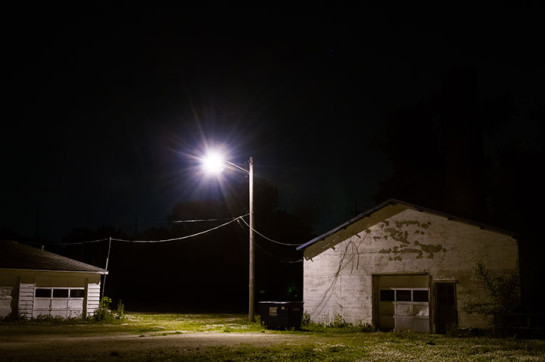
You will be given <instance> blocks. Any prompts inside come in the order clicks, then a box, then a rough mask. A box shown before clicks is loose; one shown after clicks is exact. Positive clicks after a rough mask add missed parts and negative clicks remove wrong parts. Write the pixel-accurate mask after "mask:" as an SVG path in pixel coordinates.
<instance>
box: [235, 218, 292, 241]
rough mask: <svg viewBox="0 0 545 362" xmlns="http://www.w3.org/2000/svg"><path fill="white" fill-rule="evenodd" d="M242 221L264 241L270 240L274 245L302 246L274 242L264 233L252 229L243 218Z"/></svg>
mask: <svg viewBox="0 0 545 362" xmlns="http://www.w3.org/2000/svg"><path fill="white" fill-rule="evenodd" d="M241 220H242V222H243V223H244V224H246V226H247V227H248V228H249V229H251V230H253V231H254V232H255V233H256V234H257V235H259V236H261V237H262V238H263V239H265V240H268V241H270V242H272V243H275V244H279V245H284V246H299V245H301V244H290V243H283V242H280V241H277V240H273V239H271V238H269V237H268V236H265V235H263V234H262V233H260V232H259V231H257V230H256V229H255V228H250V224H248V223H247V222H246V220H244V219H243V218H241Z"/></svg>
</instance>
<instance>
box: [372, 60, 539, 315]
mask: <svg viewBox="0 0 545 362" xmlns="http://www.w3.org/2000/svg"><path fill="white" fill-rule="evenodd" d="M478 86H479V83H478V74H477V73H476V72H475V71H474V70H472V69H469V68H457V69H452V70H450V71H448V72H446V73H445V74H444V77H443V85H442V89H441V91H440V92H439V93H437V94H434V95H432V96H431V97H430V99H429V100H428V101H425V102H421V103H420V104H417V105H415V106H412V107H405V108H400V109H397V110H396V111H395V112H393V113H392V114H391V115H390V117H389V119H388V121H387V122H386V123H385V124H384V128H383V130H382V135H381V138H380V140H379V141H378V146H379V147H380V148H381V149H382V150H383V151H384V153H385V154H386V156H387V158H388V161H389V163H390V164H391V165H392V168H393V175H392V177H391V178H389V179H387V180H385V181H384V182H382V184H381V185H380V190H379V192H378V193H377V194H376V195H375V198H376V201H377V202H382V201H384V200H385V199H388V198H399V199H401V200H405V201H408V202H412V203H415V204H417V205H422V206H425V207H429V208H432V209H436V210H441V211H444V212H448V213H451V214H453V215H455V216H460V217H466V218H469V219H472V220H475V221H479V222H483V223H485V224H490V225H493V226H496V227H499V228H503V229H505V230H509V231H511V232H513V233H515V234H516V238H517V239H518V241H519V249H520V266H521V279H522V288H523V295H524V297H525V305H526V307H527V308H528V309H530V310H537V308H538V304H537V300H538V298H537V296H538V293H539V289H540V288H541V287H540V282H541V281H542V280H543V278H544V277H545V270H544V267H543V263H542V261H541V257H542V255H543V252H544V251H545V247H544V246H543V245H544V243H543V237H542V232H541V222H542V216H543V215H544V213H543V211H542V205H543V202H544V201H545V196H544V195H545V192H544V185H545V176H544V174H543V172H541V168H542V166H543V164H545V149H544V145H545V142H544V135H545V128H544V127H545V112H544V108H543V105H542V104H541V105H537V106H536V107H535V109H534V110H533V111H532V112H531V113H529V114H524V113H522V111H521V110H520V109H518V108H517V107H516V106H515V103H514V101H513V100H512V99H511V97H509V95H504V96H501V97H497V98H496V99H492V100H486V101H483V100H481V99H480V97H479V91H478ZM530 127H531V128H530Z"/></svg>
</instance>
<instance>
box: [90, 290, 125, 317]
mask: <svg viewBox="0 0 545 362" xmlns="http://www.w3.org/2000/svg"><path fill="white" fill-rule="evenodd" d="M110 304H112V299H111V298H109V297H106V296H105V297H103V298H102V299H101V301H100V303H99V305H98V309H97V311H96V313H95V315H94V318H95V320H97V321H107V322H108V321H113V320H116V319H124V318H125V306H124V305H123V303H122V302H121V300H120V301H119V303H117V308H116V310H115V311H112V310H111V309H110Z"/></svg>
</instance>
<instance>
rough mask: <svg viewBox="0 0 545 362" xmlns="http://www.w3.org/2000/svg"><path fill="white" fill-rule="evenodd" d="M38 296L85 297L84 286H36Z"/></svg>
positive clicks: (35, 292)
mask: <svg viewBox="0 0 545 362" xmlns="http://www.w3.org/2000/svg"><path fill="white" fill-rule="evenodd" d="M34 296H35V297H36V298H85V289H83V288H36V289H35V291H34Z"/></svg>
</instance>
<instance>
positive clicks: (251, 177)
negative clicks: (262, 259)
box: [248, 157, 255, 322]
mask: <svg viewBox="0 0 545 362" xmlns="http://www.w3.org/2000/svg"><path fill="white" fill-rule="evenodd" d="M248 176H249V177H248V178H249V189H250V190H249V191H250V196H249V202H250V206H249V214H250V263H249V264H250V280H249V281H250V285H249V306H248V321H249V322H253V321H254V320H255V318H254V307H255V250H254V158H253V157H250V161H249V168H248Z"/></svg>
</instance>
